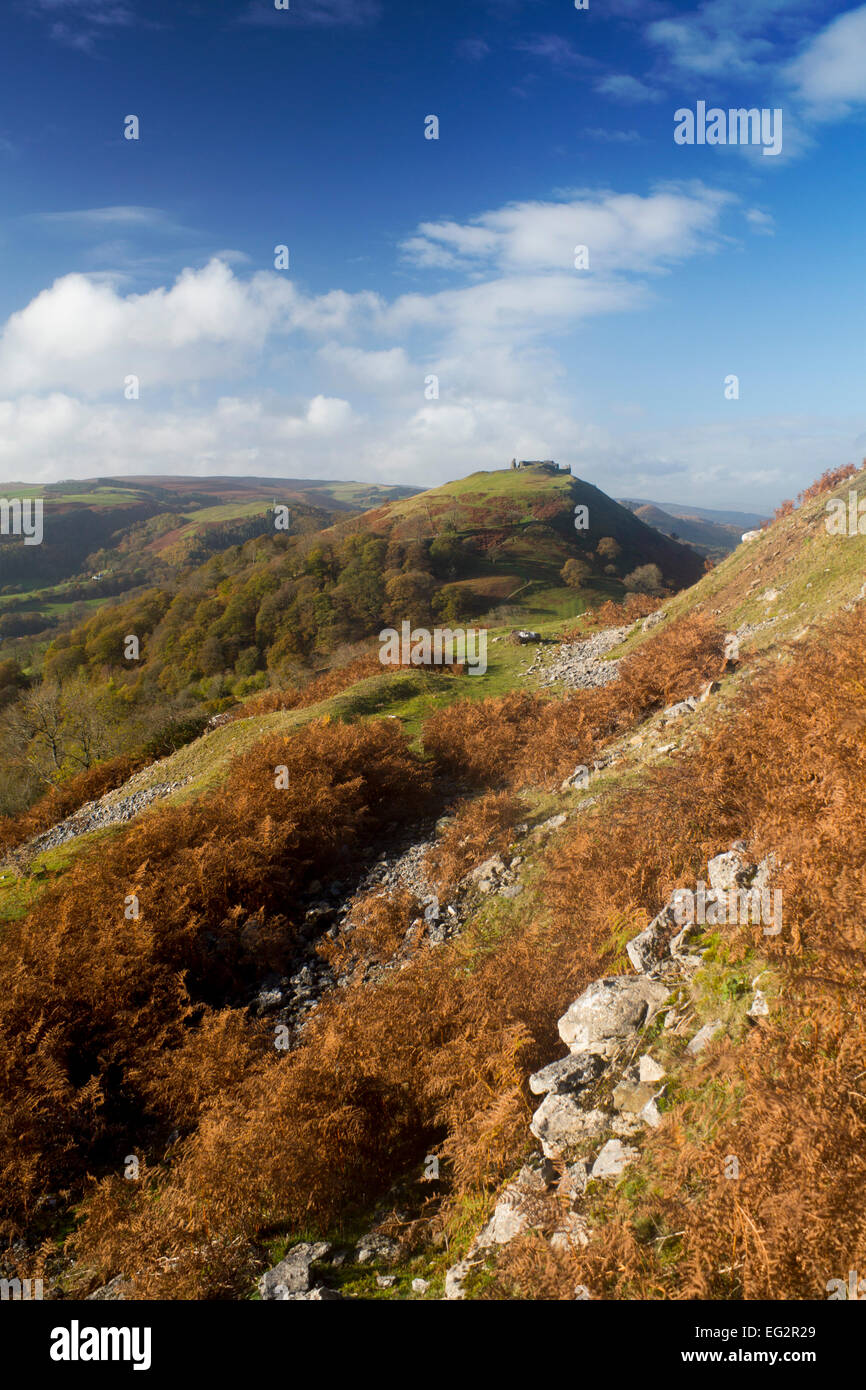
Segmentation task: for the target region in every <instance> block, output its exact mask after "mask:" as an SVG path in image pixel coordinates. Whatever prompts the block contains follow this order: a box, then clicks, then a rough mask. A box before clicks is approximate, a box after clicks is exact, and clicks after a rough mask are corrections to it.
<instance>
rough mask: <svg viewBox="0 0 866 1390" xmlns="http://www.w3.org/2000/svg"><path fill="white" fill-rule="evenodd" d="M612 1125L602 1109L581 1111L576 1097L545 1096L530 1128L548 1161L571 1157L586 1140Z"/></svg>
mask: <svg viewBox="0 0 866 1390" xmlns="http://www.w3.org/2000/svg"><path fill="white" fill-rule="evenodd" d="M609 1123H610V1117H609V1116H608V1115H606V1114H605V1113H604V1111H602V1110H582V1109H581V1108H580V1106H579V1105H578V1103H577V1101H576V1100H575V1099H574V1097H573V1096H558V1095H556V1094H551V1095H549V1096H546V1097H545V1098H544V1100H543V1101H542V1103H541V1105H540V1106H539V1107H538V1109H537V1110H536V1112H535V1114H534V1115H533V1117H532V1123H531V1124H530V1126H529V1128H530V1130H531V1132H532V1133H533V1134H534V1135H535V1137H536V1139H537V1140H538V1141H539V1142H540V1144H541V1149H542V1152H543V1154H544V1156H545V1158H555V1159H558V1158H569V1157H570V1156H571V1155H572V1154H573V1153H574V1151H575V1150H576V1149H577V1148H578V1147H579V1146H580V1145H581V1144H582V1143H584V1142H585V1141H586V1140H588V1139H594V1138H596V1137H597V1136H598V1135H599V1134H601V1133H602V1132H603V1131H604V1130H605V1129H606V1128H607V1126H608V1124H609Z"/></svg>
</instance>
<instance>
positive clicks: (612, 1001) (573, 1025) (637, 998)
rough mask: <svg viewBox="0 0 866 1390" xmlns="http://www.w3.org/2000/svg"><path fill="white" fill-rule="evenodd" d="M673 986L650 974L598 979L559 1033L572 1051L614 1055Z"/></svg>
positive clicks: (563, 1021) (561, 1022) (569, 1013)
mask: <svg viewBox="0 0 866 1390" xmlns="http://www.w3.org/2000/svg"><path fill="white" fill-rule="evenodd" d="M669 993H670V990H669V989H667V988H666V987H665V986H664V985H662V984H660V983H658V982H657V981H655V980H651V979H648V978H647V977H646V976H641V975H637V976H630V975H615V976H612V977H611V978H609V979H603V980H595V981H593V983H592V984H591V985H589V987H588V988H587V989H585V990H584V992H583V994H581V996H580V998H579V999H575V1001H574V1003H573V1004H572V1005H570V1007H569V1008H568V1009H567V1010H566V1012H565V1013H564V1014H563V1015H562V1018H561V1019H560V1020H559V1023H558V1025H557V1026H558V1028H559V1036H560V1037H561V1038H562V1041H563V1042H564V1043H565V1044H566V1045H567V1047H568V1049H569V1051H570V1052H572V1053H578V1052H593V1053H595V1054H596V1055H597V1056H599V1057H610V1056H612V1055H613V1054H614V1053H615V1052H616V1051H617V1050H618V1049H619V1048H620V1047H621V1046H622V1044H623V1042H624V1041H625V1040H626V1039H627V1038H628V1037H629V1036H630V1035H632V1034H633V1033H636V1032H637V1030H638V1028H639V1027H640V1025H641V1024H642V1023H643V1021H644V1019H645V1018H646V1016H647V1014H648V1013H649V1012H651V1011H653V1010H655V1009H657V1008H658V1006H659V1005H660V1004H663V1003H664V1001H665V1000H666V999H667V997H668V995H669Z"/></svg>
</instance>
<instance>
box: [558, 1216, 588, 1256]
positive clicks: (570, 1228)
mask: <svg viewBox="0 0 866 1390" xmlns="http://www.w3.org/2000/svg"><path fill="white" fill-rule="evenodd" d="M587 1245H589V1226H588V1225H587V1222H586V1219H585V1217H583V1216H580V1215H579V1214H578V1212H575V1211H570V1212H566V1214H565V1216H563V1217H562V1219H561V1220H560V1223H559V1226H558V1227H557V1229H556V1230H555V1231H554V1233H553V1235H552V1236H551V1237H550V1248H551V1250H556V1251H561V1252H562V1253H563V1254H570V1253H572V1252H573V1251H575V1250H582V1249H584V1248H585V1247H586V1246H587Z"/></svg>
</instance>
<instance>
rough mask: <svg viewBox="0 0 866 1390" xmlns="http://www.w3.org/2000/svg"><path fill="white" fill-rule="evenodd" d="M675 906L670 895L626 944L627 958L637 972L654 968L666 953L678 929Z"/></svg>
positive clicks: (640, 972) (642, 972)
mask: <svg viewBox="0 0 866 1390" xmlns="http://www.w3.org/2000/svg"><path fill="white" fill-rule="evenodd" d="M675 906H676V903H675V899H674V898H673V897H672V898H671V899H670V901H669V902H667V903H666V904H665V906H664V907H663V908H662V910H661V912H660V913H659V914H658V916H656V917H654V918H653V920H652V921H651V922H650V924H649V926H648V927H644V929H643V931H642V932H638V934H637V936H633V937H632V939H631V941H629V942H628V944H627V945H626V948H625V949H626V952H627V953H628V958H629V960H630V961H631V963H632V965H633V966H634V968H635V970H637V971H638V973H639V974H645V973H646V972H647V971H649V970H652V969H654V967H655V966H657V965H658V964H659V962H660V961H661V960H662V959H663V958H664V956H666V955H667V952H668V945H669V943H670V941H671V939H672V938H673V937H674V936H675V935H676V934H677V932H678V931H679V930H680V927H679V923H678V922H677V919H676V914H675V910H674V909H675Z"/></svg>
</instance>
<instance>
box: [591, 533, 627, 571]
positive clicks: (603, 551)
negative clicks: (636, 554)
mask: <svg viewBox="0 0 866 1390" xmlns="http://www.w3.org/2000/svg"><path fill="white" fill-rule="evenodd" d="M595 553H596V555H597V556H598V558H599V560H602V561H606V562H607V564H609V565H612V564H614V563H615V561H617V560H618V559H619V557H620V555H621V554H622V546H621V545H620V543H619V541H616V540H614V538H613V536H602V538H601V540H600V541H599V543H598V545H597V546H596V548H595Z"/></svg>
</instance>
